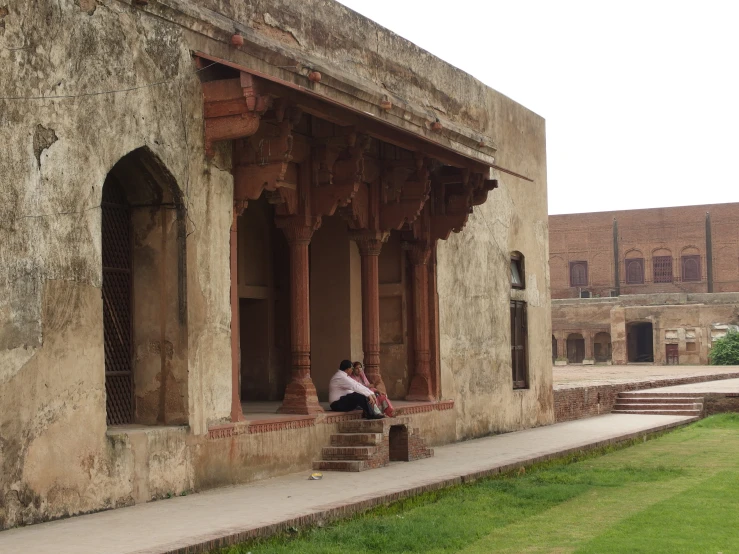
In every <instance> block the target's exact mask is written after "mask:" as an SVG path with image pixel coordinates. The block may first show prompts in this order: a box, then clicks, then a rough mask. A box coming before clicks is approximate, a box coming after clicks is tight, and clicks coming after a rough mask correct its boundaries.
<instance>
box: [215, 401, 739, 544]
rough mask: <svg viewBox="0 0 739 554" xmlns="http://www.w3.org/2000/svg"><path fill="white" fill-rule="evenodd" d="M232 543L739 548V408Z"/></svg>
mask: <svg viewBox="0 0 739 554" xmlns="http://www.w3.org/2000/svg"><path fill="white" fill-rule="evenodd" d="M361 477H362V475H361V474H360V476H359V478H361ZM368 478H369V477H368ZM222 552H223V553H224V554H225V553H228V554H246V553H247V552H251V553H252V554H277V553H287V552H299V553H301V554H303V553H305V554H311V553H316V554H317V553H322V554H323V553H329V554H331V553H336V554H339V553H341V554H344V553H348V552H350V553H368V552H419V553H442V552H464V553H488V552H510V553H520V552H556V553H564V552H576V553H598V554H601V553H610V552H613V553H641V552H644V553H649V554H655V553H659V552H664V553H669V554H678V553H689V554H694V553H712V554H717V553H723V554H729V553H735V552H739V414H722V415H717V416H713V417H710V418H707V419H704V420H702V421H700V422H698V423H696V424H693V425H691V426H689V427H686V428H681V429H678V430H676V431H674V432H671V433H669V434H666V435H663V436H661V437H659V438H657V439H654V440H651V441H648V442H645V443H640V444H637V445H635V446H631V447H629V448H623V449H620V450H615V451H612V452H610V453H606V454H603V455H598V456H590V457H587V459H584V460H582V461H578V462H575V463H562V462H560V463H555V464H549V465H548V466H542V467H538V468H534V469H530V470H528V471H527V472H526V473H525V474H523V475H519V476H507V477H499V478H493V479H487V480H484V481H479V482H477V483H474V484H471V485H465V486H460V487H455V488H452V489H447V490H444V491H439V492H436V493H429V494H426V495H423V496H420V497H416V498H412V499H409V500H406V501H403V502H399V503H396V504H394V505H391V506H387V507H383V508H378V509H376V510H373V511H372V512H369V513H367V514H364V515H361V516H358V517H356V518H354V519H352V520H350V521H344V522H341V523H336V524H334V525H331V526H327V527H324V528H321V529H317V528H316V529H309V530H306V531H304V532H298V533H296V534H294V535H293V536H282V537H276V538H272V539H269V540H267V541H260V542H253V543H249V544H245V545H241V546H239V547H233V548H230V549H225V550H223V551H222Z"/></svg>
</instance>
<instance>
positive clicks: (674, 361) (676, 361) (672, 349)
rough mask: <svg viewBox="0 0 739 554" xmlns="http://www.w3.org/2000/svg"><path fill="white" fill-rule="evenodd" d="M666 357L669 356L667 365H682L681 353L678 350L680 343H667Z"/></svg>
mask: <svg viewBox="0 0 739 554" xmlns="http://www.w3.org/2000/svg"><path fill="white" fill-rule="evenodd" d="M665 357H666V358H667V365H680V354H679V350H678V345H677V344H667V345H665Z"/></svg>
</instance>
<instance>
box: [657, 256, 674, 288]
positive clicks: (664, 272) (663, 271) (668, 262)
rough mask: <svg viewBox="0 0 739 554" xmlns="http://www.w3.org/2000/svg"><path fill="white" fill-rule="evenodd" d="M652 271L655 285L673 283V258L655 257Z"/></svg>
mask: <svg viewBox="0 0 739 554" xmlns="http://www.w3.org/2000/svg"><path fill="white" fill-rule="evenodd" d="M652 269H653V272H654V282H655V283H672V256H655V257H654V258H652Z"/></svg>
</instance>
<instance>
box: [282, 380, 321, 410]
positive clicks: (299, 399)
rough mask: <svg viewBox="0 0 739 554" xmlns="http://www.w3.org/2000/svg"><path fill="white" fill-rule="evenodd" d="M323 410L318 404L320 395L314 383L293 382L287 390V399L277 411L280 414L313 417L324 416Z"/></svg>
mask: <svg viewBox="0 0 739 554" xmlns="http://www.w3.org/2000/svg"><path fill="white" fill-rule="evenodd" d="M323 411H324V410H323V408H322V407H321V405H320V404H319V403H318V394H317V393H316V387H315V385H314V384H313V382H312V381H310V380H308V381H307V382H305V381H304V382H300V381H293V382H291V383H290V384H288V385H287V388H286V389H285V399H284V400H283V401H282V406H280V407H279V408H278V409H277V413H278V414H300V415H312V414H322V413H323Z"/></svg>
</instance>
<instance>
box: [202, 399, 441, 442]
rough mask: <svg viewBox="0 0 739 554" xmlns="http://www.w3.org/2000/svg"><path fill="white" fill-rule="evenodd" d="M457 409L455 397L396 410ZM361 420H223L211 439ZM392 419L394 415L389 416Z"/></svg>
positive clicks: (341, 415) (329, 415)
mask: <svg viewBox="0 0 739 554" xmlns="http://www.w3.org/2000/svg"><path fill="white" fill-rule="evenodd" d="M452 408H454V400H442V401H440V402H425V403H419V404H414V405H411V406H404V407H400V408H398V409H396V410H395V412H396V415H397V416H409V415H415V414H422V413H428V412H433V411H446V410H451V409H452ZM356 419H362V412H361V411H359V410H355V411H353V412H324V413H322V414H317V415H292V416H282V417H279V418H268V419H252V420H247V421H240V422H238V423H224V424H220V425H213V426H211V427H209V428H208V439H209V440H219V439H228V438H231V437H234V436H236V435H241V434H250V435H254V434H259V433H272V432H275V431H286V430H289V429H304V428H306V427H313V426H315V425H320V424H329V425H330V424H337V423H342V422H345V421H353V420H356ZM390 420H392V418H390Z"/></svg>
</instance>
